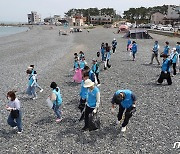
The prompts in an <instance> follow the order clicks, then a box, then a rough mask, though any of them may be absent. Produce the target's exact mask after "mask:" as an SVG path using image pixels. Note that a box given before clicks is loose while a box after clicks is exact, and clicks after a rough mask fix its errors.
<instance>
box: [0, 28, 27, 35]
mask: <svg viewBox="0 0 180 154" xmlns="http://www.w3.org/2000/svg"><path fill="white" fill-rule="evenodd" d="M28 29H29V28H28V27H15V26H0V37H3V36H9V35H12V34H16V33H20V32H24V31H27V30H28Z"/></svg>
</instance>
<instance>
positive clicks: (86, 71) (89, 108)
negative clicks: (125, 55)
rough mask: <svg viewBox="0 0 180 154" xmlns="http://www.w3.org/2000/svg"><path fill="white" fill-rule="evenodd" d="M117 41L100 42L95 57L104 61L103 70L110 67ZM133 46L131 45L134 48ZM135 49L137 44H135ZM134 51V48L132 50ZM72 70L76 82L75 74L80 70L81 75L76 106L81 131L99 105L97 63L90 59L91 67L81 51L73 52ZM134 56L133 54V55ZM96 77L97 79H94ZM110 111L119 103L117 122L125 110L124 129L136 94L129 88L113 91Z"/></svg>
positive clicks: (133, 107) (124, 129)
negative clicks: (110, 43)
mask: <svg viewBox="0 0 180 154" xmlns="http://www.w3.org/2000/svg"><path fill="white" fill-rule="evenodd" d="M116 47H117V41H116V39H114V40H113V41H112V46H109V45H108V43H102V44H101V48H100V52H99V51H98V52H97V57H101V62H103V63H104V70H107V67H108V68H110V67H111V65H110V64H109V62H110V57H111V54H112V53H113V54H114V53H115V52H116ZM134 48H135V47H133V49H134ZM136 49H137V45H136ZM133 51H135V50H133ZM100 55H101V56H100ZM74 56H75V57H74V70H75V75H74V77H73V80H74V81H75V82H76V81H78V80H77V78H76V77H77V74H78V72H79V71H80V72H81V73H80V77H81V79H82V80H81V86H80V103H79V106H78V108H79V109H80V112H81V117H80V119H79V120H80V121H81V120H83V119H84V121H85V125H84V127H83V128H82V130H83V131H86V130H89V127H90V123H89V115H90V114H97V112H98V109H99V106H100V90H99V88H98V87H99V86H100V81H99V71H100V68H99V63H98V62H97V60H95V59H93V60H92V67H91V69H90V68H89V67H88V66H87V62H85V55H84V53H83V52H82V51H80V52H79V54H77V53H75V54H74ZM134 58H135V55H134ZM96 79H97V81H96ZM111 103H112V109H111V111H112V113H114V111H115V106H116V104H118V105H119V113H118V116H117V117H118V119H117V122H116V123H117V124H120V123H121V120H122V117H123V113H124V111H125V118H124V121H123V123H122V128H121V131H122V132H125V131H126V125H127V124H128V122H129V119H130V118H131V117H132V115H133V113H134V112H135V111H136V106H135V103H136V96H135V95H134V93H133V92H132V91H130V90H118V91H116V92H115V94H114V96H113V98H112V102H111Z"/></svg>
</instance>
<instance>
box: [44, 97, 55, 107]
mask: <svg viewBox="0 0 180 154" xmlns="http://www.w3.org/2000/svg"><path fill="white" fill-rule="evenodd" d="M46 102H47V106H48V107H49V108H50V109H52V107H53V102H52V101H51V100H50V97H48V98H47V99H46Z"/></svg>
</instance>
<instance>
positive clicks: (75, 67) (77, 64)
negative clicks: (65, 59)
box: [74, 61, 79, 69]
mask: <svg viewBox="0 0 180 154" xmlns="http://www.w3.org/2000/svg"><path fill="white" fill-rule="evenodd" d="M77 68H79V63H78V62H77V61H74V69H77Z"/></svg>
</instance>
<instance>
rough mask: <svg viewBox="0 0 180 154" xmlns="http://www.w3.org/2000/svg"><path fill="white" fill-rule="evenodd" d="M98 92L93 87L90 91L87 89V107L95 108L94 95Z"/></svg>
mask: <svg viewBox="0 0 180 154" xmlns="http://www.w3.org/2000/svg"><path fill="white" fill-rule="evenodd" d="M98 92H99V89H98V88H97V87H96V86H95V87H94V89H93V90H92V91H90V90H89V89H88V96H87V105H88V106H89V107H90V108H95V107H96V102H97V98H96V95H97V93H98Z"/></svg>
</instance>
